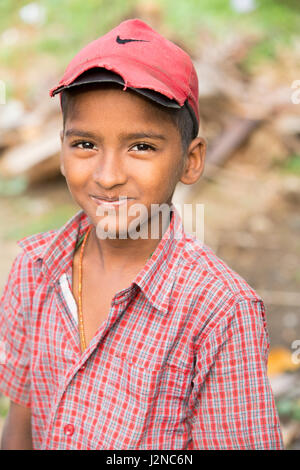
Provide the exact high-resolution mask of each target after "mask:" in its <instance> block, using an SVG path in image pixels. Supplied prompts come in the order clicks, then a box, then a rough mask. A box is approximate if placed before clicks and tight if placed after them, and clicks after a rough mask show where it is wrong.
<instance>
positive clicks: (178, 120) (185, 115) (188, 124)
mask: <svg viewBox="0 0 300 470" xmlns="http://www.w3.org/2000/svg"><path fill="white" fill-rule="evenodd" d="M111 85H116V84H111ZM116 86H118V85H116ZM82 87H84V89H94V88H97V87H99V85H98V84H97V83H92V84H88V85H82V86H80V87H75V88H73V89H72V88H71V89H65V90H62V91H61V109H62V114H63V128H65V122H66V119H67V113H68V110H69V108H70V106H72V97H73V96H74V95H76V93H78V92H79V93H80V91H81V90H82ZM151 103H152V104H154V105H155V106H158V107H159V108H161V109H163V110H164V111H165V112H167V114H168V115H169V116H170V118H171V120H172V121H173V123H174V124H175V125H176V126H177V128H178V130H179V132H180V136H181V144H182V152H183V155H184V157H185V156H186V152H187V149H188V146H189V144H190V142H191V141H192V140H193V138H194V137H195V135H194V134H195V130H194V124H193V119H192V117H191V113H190V111H189V108H188V107H187V105H186V104H184V106H182V107H181V108H180V109H178V108H168V107H166V106H162V105H159V104H158V103H155V102H154V101H151Z"/></svg>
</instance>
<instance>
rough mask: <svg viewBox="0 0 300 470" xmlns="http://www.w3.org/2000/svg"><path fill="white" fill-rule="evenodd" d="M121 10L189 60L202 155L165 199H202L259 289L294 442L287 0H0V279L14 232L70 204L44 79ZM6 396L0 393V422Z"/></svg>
mask: <svg viewBox="0 0 300 470" xmlns="http://www.w3.org/2000/svg"><path fill="white" fill-rule="evenodd" d="M129 18H140V19H142V20H144V21H146V22H147V23H148V24H149V25H150V26H152V27H153V28H154V29H156V30H157V31H159V32H160V33H161V34H163V35H165V36H166V37H168V38H169V39H170V40H172V41H174V42H175V43H176V44H178V45H179V46H180V47H182V48H183V49H185V50H186V51H187V52H188V53H189V54H190V55H191V57H192V59H193V61H194V64H195V67H196V70H197V73H198V76H199V86H200V89H199V100H200V114H201V126H200V134H201V135H203V136H204V137H205V138H206V140H207V143H208V150H207V158H206V167H205V172H204V175H203V176H202V177H201V179H200V180H199V182H198V183H196V184H195V185H193V186H184V185H180V184H179V185H178V187H177V189H176V192H175V195H174V199H173V202H175V203H177V202H178V203H183V202H186V203H194V204H195V203H202V204H204V220H205V230H204V240H203V241H204V242H205V243H206V244H207V245H209V246H210V247H211V248H212V249H213V250H214V251H215V253H216V254H217V255H218V256H219V257H220V258H221V259H223V260H224V261H225V262H226V263H227V264H228V265H229V266H230V267H231V268H232V269H234V270H235V271H237V272H238V273H239V274H240V275H241V276H242V277H244V279H246V280H247V282H248V283H249V284H250V285H251V286H252V287H253V288H254V289H255V290H256V291H257V293H258V294H260V295H261V296H262V297H263V299H264V301H265V305H266V309H267V322H268V330H269V334H270V342H271V345H270V355H269V363H268V374H269V378H270V381H271V385H272V388H273V392H274V395H275V399H276V405H277V409H278V412H279V415H280V420H281V424H282V431H283V437H284V443H285V446H286V448H287V449H300V288H299V287H300V262H299V261H300V211H299V208H300V36H299V31H300V4H299V1H298V0H285V1H284V2H283V1H281V0H156V1H155V0H140V1H138V0H128V1H126V0H85V1H82V0H40V1H36V2H29V1H22V0H1V2H0V217H1V223H0V250H1V258H0V259H1V264H0V266H1V267H0V291H1V293H2V290H3V287H4V285H5V282H6V280H7V276H8V272H9V270H10V267H11V263H12V261H13V259H14V257H15V256H16V255H17V254H18V253H19V250H20V248H19V247H18V246H17V244H16V241H17V240H19V239H20V238H22V237H25V236H27V235H31V234H34V233H37V232H43V231H46V230H50V229H55V228H58V227H61V226H62V225H63V224H64V223H65V222H66V221H67V220H68V219H69V218H70V217H71V216H72V215H74V214H75V213H76V212H77V211H78V210H79V209H80V208H79V207H78V206H77V205H76V204H75V203H74V202H73V201H72V199H71V196H70V195H69V193H68V190H67V186H66V183H65V180H64V178H63V177H62V176H61V175H60V173H59V151H60V141H59V131H60V129H61V127H62V119H61V115H60V108H59V98H58V97H57V96H56V97H55V98H50V96H49V90H50V88H52V87H53V86H54V85H55V84H56V83H57V81H58V80H59V79H60V77H61V75H62V73H63V71H64V69H65V67H66V66H67V64H68V62H69V61H70V60H71V58H72V57H73V56H74V55H75V54H76V53H77V52H78V50H79V49H81V48H82V47H83V46H84V45H86V44H87V43H88V42H90V41H92V40H94V39H96V38H97V37H98V36H100V35H102V34H105V33H106V32H107V31H108V30H109V29H111V28H113V27H114V26H116V25H117V24H119V23H120V22H121V21H123V20H124V19H129ZM7 406H8V399H7V398H5V397H3V396H2V397H0V432H1V426H2V424H3V420H4V418H5V415H6V413H7Z"/></svg>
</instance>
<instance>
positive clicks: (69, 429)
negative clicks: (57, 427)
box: [64, 424, 75, 436]
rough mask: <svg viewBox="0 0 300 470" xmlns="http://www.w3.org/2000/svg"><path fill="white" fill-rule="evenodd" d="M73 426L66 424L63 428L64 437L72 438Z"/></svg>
mask: <svg viewBox="0 0 300 470" xmlns="http://www.w3.org/2000/svg"><path fill="white" fill-rule="evenodd" d="M74 430H75V428H74V426H73V424H66V425H65V427H64V433H65V435H66V436H73V434H74Z"/></svg>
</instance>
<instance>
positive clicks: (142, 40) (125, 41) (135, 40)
mask: <svg viewBox="0 0 300 470" xmlns="http://www.w3.org/2000/svg"><path fill="white" fill-rule="evenodd" d="M116 41H117V43H118V44H126V43H127V42H150V41H145V40H144V39H121V38H120V36H117V39H116Z"/></svg>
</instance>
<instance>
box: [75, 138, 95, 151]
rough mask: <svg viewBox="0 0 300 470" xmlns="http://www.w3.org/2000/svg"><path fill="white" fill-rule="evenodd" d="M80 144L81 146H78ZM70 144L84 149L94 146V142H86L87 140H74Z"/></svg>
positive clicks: (90, 148)
mask: <svg viewBox="0 0 300 470" xmlns="http://www.w3.org/2000/svg"><path fill="white" fill-rule="evenodd" d="M80 145H82V147H79V146H80ZM71 146H72V147H76V148H83V149H85V150H93V149H92V147H94V144H92V142H88V141H87V140H81V141H80V142H74V143H73V144H72V145H71Z"/></svg>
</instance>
